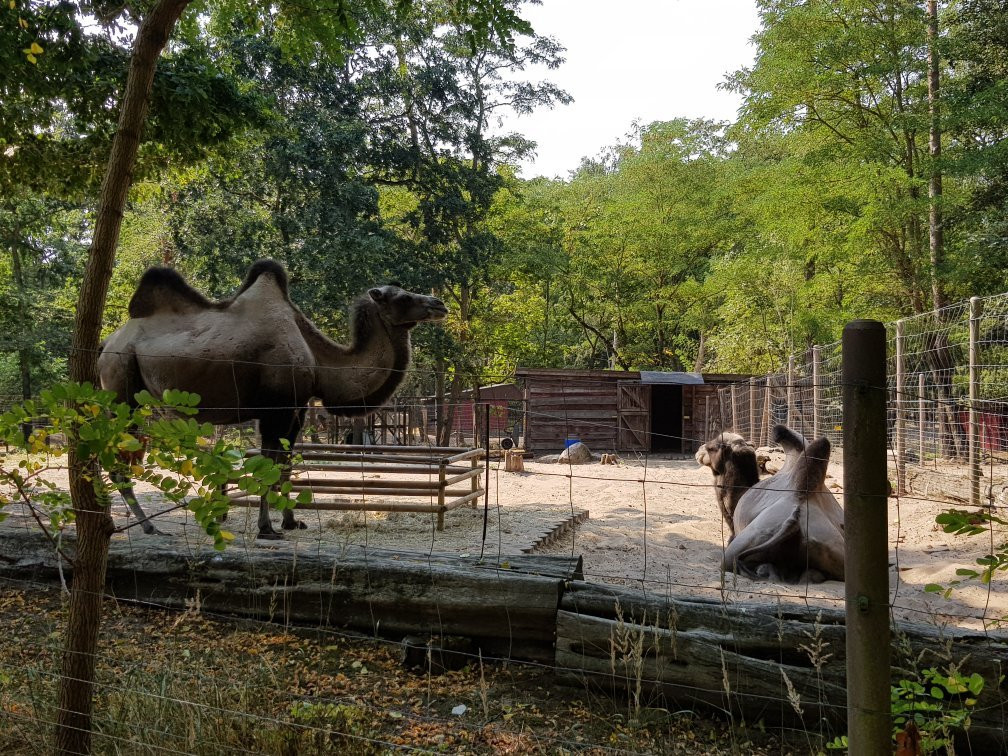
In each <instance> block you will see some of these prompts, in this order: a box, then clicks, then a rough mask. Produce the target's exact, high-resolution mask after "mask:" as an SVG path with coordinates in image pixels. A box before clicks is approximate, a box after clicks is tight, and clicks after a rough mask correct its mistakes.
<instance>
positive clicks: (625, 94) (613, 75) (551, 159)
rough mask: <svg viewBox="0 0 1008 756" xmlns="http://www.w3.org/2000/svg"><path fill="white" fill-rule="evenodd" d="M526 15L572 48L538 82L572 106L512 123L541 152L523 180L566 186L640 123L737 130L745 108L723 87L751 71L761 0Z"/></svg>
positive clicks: (574, 6)
mask: <svg viewBox="0 0 1008 756" xmlns="http://www.w3.org/2000/svg"><path fill="white" fill-rule="evenodd" d="M522 15H523V16H524V17H525V18H526V19H528V20H529V21H530V22H531V23H532V26H533V28H534V29H535V30H536V33H538V34H541V35H544V36H550V37H554V38H555V39H556V40H557V41H558V42H560V44H562V45H563V46H564V47H566V48H567V53H566V55H565V57H566V59H567V60H566V62H565V63H564V64H563V65H562V66H561V67H560V68H559V69H557V70H556V71H533V72H532V74H531V77H534V78H537V79H541V78H544V77H545V78H548V79H549V80H551V81H553V82H554V83H555V84H557V85H559V86H560V87H562V88H564V89H566V90H567V91H568V92H569V93H570V94H571V95H572V96H573V97H574V102H573V103H571V104H570V105H558V106H556V107H555V108H554V109H553V110H548V109H545V108H542V109H540V110H538V111H537V112H535V113H533V114H532V115H528V116H520V117H519V116H513V117H510V118H508V119H506V121H505V123H504V128H505V129H506V130H509V131H510V130H513V131H518V132H520V133H522V134H524V135H525V136H527V137H529V138H530V139H532V140H533V141H535V142H537V144H538V148H537V155H536V157H535V158H534V159H532V160H527V161H525V162H524V163H522V165H521V175H522V176H523V177H524V178H532V177H534V176H548V177H550V178H552V177H556V176H560V177H562V178H566V177H567V176H568V174H569V172H570V171H573V170H574V169H576V168H577V167H578V164H579V163H580V162H581V158H582V157H585V156H589V157H591V156H595V155H598V154H599V153H600V152H601V151H602V150H603V149H604V148H605V147H607V146H609V145H613V144H616V143H617V142H620V141H625V137H626V135H627V134H628V133H629V132H630V130H631V127H632V124H633V122H634V121H635V120H639V121H641V122H642V123H650V122H652V121H659V120H669V119H672V118H678V117H686V118H710V119H714V120H720V121H731V120H734V119H735V116H736V113H737V111H738V108H739V105H740V103H741V100H740V98H739V96H738V95H736V94H733V93H730V92H725V91H723V90H720V89H718V84H719V83H720V82H722V81H723V80H724V78H725V76H726V75H727V74H729V73H731V72H732V71H735V70H737V69H738V68H741V67H742V66H747V65H750V64H751V63H752V61H753V55H754V52H755V51H754V48H753V47H752V45H751V44H749V38H750V37H751V36H752V35H753V34H754V33H755V32H756V30H757V28H758V25H759V22H758V17H757V13H756V3H755V0H622V1H621V2H613V0H543V4H542V5H540V6H538V7H537V6H525V7H524V9H523V14H522Z"/></svg>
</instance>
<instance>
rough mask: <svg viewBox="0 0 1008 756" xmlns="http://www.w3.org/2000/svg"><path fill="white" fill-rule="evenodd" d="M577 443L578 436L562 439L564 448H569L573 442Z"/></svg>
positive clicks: (578, 441)
mask: <svg viewBox="0 0 1008 756" xmlns="http://www.w3.org/2000/svg"><path fill="white" fill-rule="evenodd" d="M579 443H581V439H580V438H568V439H567V440H566V441H564V449H569V448H570V447H572V446H574V444H579Z"/></svg>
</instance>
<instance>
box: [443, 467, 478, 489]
mask: <svg viewBox="0 0 1008 756" xmlns="http://www.w3.org/2000/svg"><path fill="white" fill-rule="evenodd" d="M449 471H450V468H447V467H446V468H445V472H449ZM481 477H483V468H482V467H470V468H469V469H468V470H466V471H465V472H462V473H458V474H457V475H449V476H448V477H447V478H445V485H448V486H451V485H454V484H455V483H461V482H462V481H463V480H470V481H472V488H471V489H470V490H476V488H478V487H479V480H480V478H481Z"/></svg>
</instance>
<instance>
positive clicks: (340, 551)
mask: <svg viewBox="0 0 1008 756" xmlns="http://www.w3.org/2000/svg"><path fill="white" fill-rule="evenodd" d="M62 544H63V549H64V551H66V552H67V553H69V554H70V555H71V556H72V554H73V552H74V549H75V546H76V544H75V539H74V536H73V533H72V530H68V531H67V532H66V533H64V535H63V537H62ZM0 554H2V555H3V556H4V558H3V559H0V578H13V579H20V580H25V579H27V580H32V581H46V582H49V583H51V584H53V585H58V584H59V580H60V573H59V569H58V563H57V555H56V552H55V549H54V548H53V545H52V543H51V542H50V541H49V540H48V539H46V538H45V537H44V536H43V535H41V534H40V533H38V532H34V531H33V532H26V531H24V530H23V529H15V528H14V527H12V526H9V525H3V526H0ZM63 572H64V574H65V575H67V576H68V577H71V576H72V570H70V569H69V567H68V565H66V563H64V565H63ZM583 578H584V575H583V568H582V562H581V558H580V557H572V556H545V555H530V554H527V555H516V556H488V557H487V558H486V559H479V558H476V557H460V556H455V555H450V554H421V553H412V552H399V551H391V550H379V549H366V550H365V549H363V548H360V547H348V548H342V547H340V546H338V545H332V544H326V543H321V542H319V541H318V540H316V539H310V540H293V539H292V540H290V541H281V542H273V541H271V542H270V543H269V545H268V546H267V545H259V544H257V545H255V546H250V547H247V548H244V549H243V548H241V547H239V546H233V547H231V548H229V549H227V550H225V551H223V552H216V551H214V550H213V549H212V548H210V546H209V544H207V545H205V546H203V545H191V544H187V543H179V542H177V541H176V542H174V543H173V541H172V539H171V537H166V538H150V537H145V538H143V539H142V540H141V541H140V542H139V543H138V542H137V541H136V540H134V541H133V542H132V543H131V542H130V541H129V540H128V539H127V538H126V536H125V534H120V535H117V536H115V537H114V538H113V540H112V543H111V548H110V551H109V562H108V571H107V580H108V589H109V592H110V594H112V595H113V596H115V597H116V598H117V599H123V600H131V601H141V602H148V603H150V604H153V605H157V606H166V607H170V608H176V609H180V610H183V609H186V608H187V607H191V606H193V605H194V603H195V602H194V601H193V599H194V598H195V597H196V596H197V595H198V596H199V602H198V605H199V606H200V607H201V610H202V611H204V612H207V613H213V614H227V615H232V616H237V617H249V618H255V619H259V620H266V621H272V622H283V623H291V624H300V625H307V626H313V627H319V628H347V629H351V630H355V631H359V632H363V633H366V634H368V635H371V636H380V637H391V638H395V639H397V640H399V639H402V638H404V637H406V636H414V638H413V639H411V641H410V645H413V646H426V644H428V643H430V644H431V645H432V647H437V648H441V646H436V644H435V639H445V638H446V637H449V636H456V637H457V638H459V639H464V638H469V639H472V649H474V652H478V653H482V654H483V658H484V659H491V658H495V659H512V660H516V661H535V662H540V663H549V664H552V665H554V668H555V671H556V675H557V677H558V678H559V679H560V680H562V681H567V682H570V683H572V684H575V685H577V686H578V687H579V688H581V689H583V688H584V686H585V685H590V686H593V687H597V688H600V689H602V690H605V691H608V692H610V693H613V694H616V695H619V696H621V697H622V696H626V697H628V698H629V699H630V701H631V703H632V704H639V705H640V706H641V707H649V706H665V707H668V706H669V705H670V704H671V705H676V706H678V707H680V708H690V709H695V708H696V707H698V706H700V707H704V708H709V709H713V710H716V711H719V712H722V713H723V714H727V715H729V716H730V717H731V718H732V719H733V720H734V721H739V720H740V719H744V721H746V722H748V723H750V724H757V723H759V722H763V723H764V724H766V725H768V726H769V725H777V724H780V725H784V726H787V727H794V728H798V729H801V730H802V731H805V732H809V733H819V734H822V735H826V736H828V737H827V740H829V739H832V737H833V735H837V734H843V733H844V732H845V728H846V725H845V722H846V699H847V681H846V651H845V639H846V628H845V616H844V613H843V612H842V611H838V610H836V609H830V608H825V607H817V606H814V605H809V604H806V603H801V604H797V603H777V604H771V603H762V604H756V603H734V602H729V603H726V602H722V601H718V600H705V599H700V598H683V597H673V596H669V595H665V594H663V593H645V592H642V591H635V590H630V589H625V588H617V587H613V586H605V585H596V584H592V583H586V582H584V581H583ZM0 584H4V583H3V582H0ZM8 585H14V586H15V587H16V585H17V584H16V583H13V584H11V583H8ZM421 641H422V642H421ZM452 642H453V643H454V642H455V641H454V640H453V641H452ZM458 642H459V643H460V645H459V646H457V648H458V649H460V650H458V651H452V653H456V654H458V653H463V654H464V653H466V652H465V651H464V648H465V644H464V642H463V641H458ZM890 642H891V644H892V649H893V654H892V658H893V665H892V669H891V674H892V679H893V682H898V681H899V680H902V679H907V680H916V679H918V678H919V676H920V672H921V670H924V669H927V668H930V667H935V668H937V669H938V670H940V671H941V670H945V669H947V668H948V666H949V665H956V666H957V667H958V669H959V670H960V672H961V673H962V674H964V675H971V674H973V673H974V672H975V673H978V674H979V675H980V676H981V677H983V679H984V687H983V690H982V692H981V693H980V695H979V696H978V697H977V701H976V705H975V706H974V707H972V711H971V714H970V718H971V726H970V729H969V731H968V734H967V735H968V740H969V745H970V749H969V750H967V749H966V748H965V747H964V748H961V749H960V751H961V752H963V753H970V752H972V753H1005V752H1006V751H1008V747H1006V743H1005V724H1006V722H1008V686H1006V683H1005V679H1004V671H1005V670H1004V667H1005V666H1006V665H1008V634H1006V633H1005V632H1004V631H998V630H994V631H991V632H989V633H987V634H984V633H978V632H971V631H965V630H959V629H956V628H950V627H936V626H931V625H923V624H916V623H898V625H897V626H896V628H895V632H894V634H893V636H892V638H891V640H890Z"/></svg>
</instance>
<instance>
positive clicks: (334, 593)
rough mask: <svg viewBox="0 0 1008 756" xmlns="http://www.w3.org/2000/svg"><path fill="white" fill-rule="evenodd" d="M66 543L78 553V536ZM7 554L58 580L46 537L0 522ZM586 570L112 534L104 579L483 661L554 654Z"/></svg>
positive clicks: (35, 575)
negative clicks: (467, 648)
mask: <svg viewBox="0 0 1008 756" xmlns="http://www.w3.org/2000/svg"><path fill="white" fill-rule="evenodd" d="M63 547H64V549H65V550H68V551H70V552H72V551H73V549H74V548H75V539H74V537H73V536H72V534H70V533H67V534H65V535H64V536H63ZM295 549H296V558H295ZM0 554H4V555H6V556H7V557H8V559H11V560H13V561H12V562H7V561H6V560H0V577H5V578H21V579H29V580H33V581H41V580H46V581H49V582H51V583H52V584H53V585H59V572H58V569H57V564H56V560H55V558H54V557H55V553H54V550H53V548H52V544H51V543H50V542H49V541H48V540H47V539H45V537H44V536H42V535H41V534H38V533H34V532H33V533H25V532H24V531H20V530H14V529H4V530H0ZM63 570H64V573H66V574H68V575H69V574H70V572H69V567H68V566H67V565H66V564H64V565H63ZM580 577H583V573H582V566H581V560H580V557H577V558H572V557H562V556H560V557H555V556H553V557H551V556H543V555H523V554H518V555H515V556H506V557H500V558H499V559H486V560H480V559H479V558H477V557H460V556H458V555H455V554H420V553H410V552H398V551H390V550H379V549H367V550H365V549H363V548H361V547H356V546H349V547H345V548H344V547H341V546H338V545H336V544H332V545H330V544H315V543H313V544H312V545H311V546H310V548H306V547H305V546H304V545H303V544H302V545H301V546H300V547H299V546H297V545H296V544H295V543H293V542H289V541H270V542H269V545H268V546H263V545H259V544H255V545H251V546H250V547H249V548H240V547H235V548H231V549H227V550H225V551H223V552H215V551H214V550H213V549H212V548H209V545H208V547H207V548H206V549H205V550H203V551H202V552H199V551H196V552H194V551H193V549H192V547H191V546H189V545H187V544H185V543H176V544H174V545H172V544H171V541H170V540H169V539H157V540H155V539H147V540H145V542H144V543H143V547H142V548H138V547H137V543H136V542H135V541H134V542H133V543H132V544H131V543H130V542H129V540H128V539H127V538H126V537H125V535H122V536H117V537H115V538H113V540H112V544H111V548H110V550H109V561H108V571H107V585H108V590H109V592H110V594H112V595H114V596H115V597H116V598H117V599H120V600H138V601H143V602H147V603H150V604H155V605H161V606H167V607H173V608H177V609H184V608H185V606H186V600H187V599H188V600H190V601H191V600H192V598H193V597H194V596H195V595H196V592H197V591H199V595H200V606H201V607H202V608H203V610H204V611H207V612H213V613H222V614H230V615H235V616H242V617H254V618H256V619H262V620H271V621H275V622H291V623H296V624H306V625H310V626H315V627H347V628H352V629H354V630H359V631H363V632H367V633H369V634H372V635H378V636H383V637H396V638H399V637H402V636H403V635H421V636H431V635H458V636H465V637H467V638H472V639H473V640H474V643H475V645H476V646H477V648H479V649H481V650H482V653H483V656H484V658H487V657H493V658H511V659H521V660H529V661H540V662H549V661H551V660H552V658H553V639H554V634H555V627H556V611H557V601H558V599H559V596H560V592H561V590H562V588H563V584H564V582H565V581H567V580H571V579H577V578H580Z"/></svg>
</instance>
